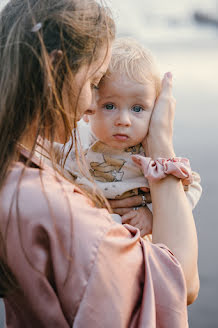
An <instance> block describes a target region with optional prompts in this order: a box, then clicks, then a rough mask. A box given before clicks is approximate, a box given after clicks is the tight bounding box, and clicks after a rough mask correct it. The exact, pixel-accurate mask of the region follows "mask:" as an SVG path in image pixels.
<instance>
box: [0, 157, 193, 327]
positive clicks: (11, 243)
mask: <svg viewBox="0 0 218 328" xmlns="http://www.w3.org/2000/svg"><path fill="white" fill-rule="evenodd" d="M23 168H24V165H23V164H22V163H21V162H17V163H15V164H14V166H13V167H12V168H11V171H10V174H9V176H8V178H7V183H6V184H5V186H4V188H3V189H2V191H1V193H0V226H1V231H2V232H3V234H4V235H5V236H7V237H6V239H7V255H8V264H9V266H10V268H11V270H12V271H13V273H14V274H15V276H16V278H17V280H18V282H19V285H20V289H18V290H17V291H16V292H15V293H14V294H13V295H11V296H9V297H7V298H5V299H4V303H5V310H6V326H7V327H8V328H9V327H10V328H30V327H31V328H40V327H46V328H59V327H60V328H65V327H75V328H127V327H128V328H136V327H138V328H142V327H143V328H155V327H159V328H165V327H166V328H186V327H188V322H187V306H186V300H187V295H186V287H185V281H184V276H183V272H182V269H181V266H180V264H179V263H178V261H177V260H176V258H175V257H174V256H173V254H172V253H171V252H170V251H169V249H168V248H167V247H166V246H164V245H161V244H156V245H155V244H152V243H149V242H146V241H145V240H143V239H141V238H140V234H139V231H138V230H137V229H136V228H133V227H131V226H129V225H126V226H122V225H120V224H117V223H116V222H114V221H113V220H112V219H111V217H110V215H109V214H108V212H107V211H106V210H104V209H97V208H95V207H93V206H92V205H91V204H90V202H89V201H88V200H87V198H86V197H85V196H84V195H83V194H82V192H81V191H80V190H79V189H78V188H77V187H75V186H74V185H72V184H71V183H70V182H67V181H66V180H65V179H63V178H62V177H60V176H57V175H55V173H54V172H53V170H52V169H51V168H49V167H48V166H45V165H44V166H43V167H38V166H37V160H35V167H34V165H33V167H29V168H26V169H25V172H24V175H23V177H22V180H21V184H20V191H19V197H18V204H19V218H18V216H17V211H16V200H15V198H14V193H15V190H16V187H17V183H18V181H19V177H20V175H21V172H22V169H23ZM12 200H14V201H13V206H12V208H11V211H10V205H11V202H12ZM9 213H10V217H9Z"/></svg>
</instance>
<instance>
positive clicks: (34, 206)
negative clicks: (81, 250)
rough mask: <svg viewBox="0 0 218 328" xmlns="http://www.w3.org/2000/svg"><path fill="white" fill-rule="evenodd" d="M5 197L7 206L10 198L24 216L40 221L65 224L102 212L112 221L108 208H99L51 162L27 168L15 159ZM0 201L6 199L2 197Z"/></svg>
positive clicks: (3, 194)
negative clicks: (56, 169) (51, 165)
mask: <svg viewBox="0 0 218 328" xmlns="http://www.w3.org/2000/svg"><path fill="white" fill-rule="evenodd" d="M2 197H3V198H4V199H7V202H6V203H5V205H6V206H5V207H6V208H5V209H6V210H7V207H8V209H9V204H10V202H11V203H17V206H18V208H19V213H20V216H21V219H25V218H27V219H28V220H37V221H40V218H43V222H45V221H46V220H48V219H49V220H50V219H52V218H55V220H56V221H57V222H58V221H59V220H61V222H62V225H63V223H65V224H66V223H67V221H69V220H72V219H73V220H77V219H79V218H80V216H83V220H82V221H84V220H85V219H84V217H85V218H86V222H87V221H89V217H90V216H95V218H96V219H97V217H98V216H99V215H100V216H101V215H103V216H105V217H106V221H111V218H110V215H109V214H108V213H107V211H105V210H99V209H96V208H95V207H94V206H93V205H92V204H91V201H89V199H88V198H87V197H86V196H85V195H84V194H83V192H82V191H81V190H80V189H79V188H78V187H77V186H76V185H74V184H73V183H71V182H69V181H67V180H66V179H65V178H63V177H62V176H60V175H59V174H58V173H57V172H55V171H54V170H53V169H52V168H50V167H48V166H45V167H44V168H43V169H40V168H35V167H34V168H32V167H28V168H25V167H24V165H23V164H22V163H16V164H15V165H14V167H13V168H12V169H11V171H10V173H9V176H8V179H7V182H6V184H5V186H4V188H3V192H2V196H1V198H2ZM0 201H1V203H3V199H2V200H0ZM96 213H98V215H97V216H96ZM45 218H46V219H45Z"/></svg>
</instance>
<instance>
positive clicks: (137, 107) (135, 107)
mask: <svg viewBox="0 0 218 328" xmlns="http://www.w3.org/2000/svg"><path fill="white" fill-rule="evenodd" d="M143 110H144V108H143V107H141V106H139V105H135V106H133V107H132V111H133V112H136V113H141V112H142V111H143Z"/></svg>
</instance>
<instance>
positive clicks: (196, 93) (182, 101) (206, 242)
mask: <svg viewBox="0 0 218 328" xmlns="http://www.w3.org/2000/svg"><path fill="white" fill-rule="evenodd" d="M216 42H217V41H216ZM214 44H216V43H215V42H214ZM151 48H152V50H153V51H154V52H155V54H156V56H157V58H158V60H159V61H160V63H161V69H162V70H163V71H168V70H170V71H172V73H173V75H174V94H175V96H176V99H177V113H176V122H175V134H174V135H175V147H176V152H177V155H178V156H186V157H188V158H189V159H190V161H191V164H192V167H193V170H195V171H197V172H199V173H200V174H201V177H202V186H203V195H202V198H201V201H200V203H199V204H198V206H197V208H196V209H195V210H194V215H195V220H196V225H197V232H198V237H199V271H200V280H201V290H200V294H199V297H198V299H197V301H196V302H195V304H193V305H192V306H190V307H189V323H190V327H191V328H217V327H218V262H217V260H216V259H217V255H216V253H217V250H218V238H217V233H218V215H217V196H218V191H217V189H218V174H217V163H218V123H217V122H218V91H217V88H218V87H217V86H218V65H217V60H218V46H215V45H213V44H212V43H209V44H207V43H206V44H205V46H204V45H203V46H202V45H201V46H195V47H193V46H192V45H191V44H187V45H186V46H184V45H183V46H182V47H181V46H179V45H171V46H169V47H165V48H164V49H163V48H162V49H161V48H158V47H155V46H153V47H152V46H151ZM39 301H40V300H39ZM3 318H4V315H3V308H2V305H1V304H0V328H2V327H3ZM175 328H176V327H175Z"/></svg>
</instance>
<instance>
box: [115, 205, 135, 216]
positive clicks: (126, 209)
mask: <svg viewBox="0 0 218 328" xmlns="http://www.w3.org/2000/svg"><path fill="white" fill-rule="evenodd" d="M131 210H132V208H129V207H120V208H119V207H118V208H113V213H115V214H119V215H121V216H123V215H125V214H126V213H128V212H129V211H131Z"/></svg>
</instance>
